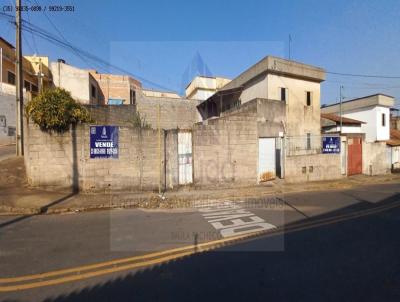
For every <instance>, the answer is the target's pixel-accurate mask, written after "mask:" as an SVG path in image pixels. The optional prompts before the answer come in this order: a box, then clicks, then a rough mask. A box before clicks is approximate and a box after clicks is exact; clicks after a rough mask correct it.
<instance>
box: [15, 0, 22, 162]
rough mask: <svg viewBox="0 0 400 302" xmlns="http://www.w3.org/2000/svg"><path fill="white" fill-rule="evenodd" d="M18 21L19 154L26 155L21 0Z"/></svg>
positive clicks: (17, 150) (16, 17)
mask: <svg viewBox="0 0 400 302" xmlns="http://www.w3.org/2000/svg"><path fill="white" fill-rule="evenodd" d="M15 21H16V39H15V40H16V53H15V54H16V61H15V70H16V85H15V87H16V111H17V123H16V128H17V129H16V130H17V143H16V153H17V156H23V155H24V143H23V142H24V127H23V125H24V124H23V120H24V119H23V117H22V115H23V112H24V92H23V74H22V41H21V0H16V7H15Z"/></svg>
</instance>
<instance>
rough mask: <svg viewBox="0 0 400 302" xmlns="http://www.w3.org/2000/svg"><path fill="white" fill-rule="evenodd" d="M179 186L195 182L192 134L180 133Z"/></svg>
mask: <svg viewBox="0 0 400 302" xmlns="http://www.w3.org/2000/svg"><path fill="white" fill-rule="evenodd" d="M178 162H179V184H180V185H186V184H190V183H192V182H193V178H192V171H193V170H192V133H191V132H178Z"/></svg>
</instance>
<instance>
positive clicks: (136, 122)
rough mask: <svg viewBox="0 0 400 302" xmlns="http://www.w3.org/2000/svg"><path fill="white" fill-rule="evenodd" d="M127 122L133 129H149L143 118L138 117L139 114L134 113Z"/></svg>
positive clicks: (149, 126)
mask: <svg viewBox="0 0 400 302" xmlns="http://www.w3.org/2000/svg"><path fill="white" fill-rule="evenodd" d="M128 122H130V123H131V124H132V126H133V127H134V128H139V129H151V125H150V124H149V123H148V122H147V121H146V118H145V117H144V116H141V115H140V113H139V112H135V113H134V114H133V116H132V118H131V119H130V120H129V121H128Z"/></svg>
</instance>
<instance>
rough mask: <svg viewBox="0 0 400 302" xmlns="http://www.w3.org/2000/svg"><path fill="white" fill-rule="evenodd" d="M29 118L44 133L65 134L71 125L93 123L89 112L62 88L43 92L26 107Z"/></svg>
mask: <svg viewBox="0 0 400 302" xmlns="http://www.w3.org/2000/svg"><path fill="white" fill-rule="evenodd" d="M25 112H26V115H27V117H28V118H30V119H32V121H33V122H34V123H35V124H37V125H39V127H40V129H42V130H44V131H50V132H51V131H57V132H64V131H66V130H68V129H69V127H70V125H71V124H75V123H87V122H91V118H90V114H89V111H88V110H87V109H86V108H85V107H83V106H82V105H81V104H79V103H77V102H76V101H75V100H74V99H73V98H72V97H71V94H70V93H69V92H68V91H66V90H64V89H62V88H53V89H47V90H44V91H42V92H41V93H40V94H39V95H38V96H36V97H35V98H34V99H33V100H32V101H30V102H29V103H28V104H27V105H26V107H25Z"/></svg>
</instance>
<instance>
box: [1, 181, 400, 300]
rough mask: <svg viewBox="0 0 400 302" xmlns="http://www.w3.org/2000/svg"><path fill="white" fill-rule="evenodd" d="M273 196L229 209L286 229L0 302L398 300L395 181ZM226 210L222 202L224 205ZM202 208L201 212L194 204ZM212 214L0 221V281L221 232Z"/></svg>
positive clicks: (398, 197) (399, 190) (5, 296)
mask: <svg viewBox="0 0 400 302" xmlns="http://www.w3.org/2000/svg"><path fill="white" fill-rule="evenodd" d="M278 198H279V199H278ZM278 198H276V199H271V198H265V199H262V200H261V201H260V200H248V201H246V202H240V201H235V204H237V205H238V208H236V209H235V211H239V212H240V213H241V215H247V217H248V218H251V219H252V220H253V221H257V223H259V224H268V225H272V226H274V227H280V226H281V225H283V224H284V225H285V226H286V227H285V228H286V229H287V230H288V231H287V232H286V233H284V234H283V235H276V236H270V237H259V238H256V239H252V240H248V241H246V242H242V243H236V244H234V245H230V246H227V247H224V248H221V249H218V250H214V251H211V252H206V253H201V254H195V255H191V256H188V257H185V258H183V259H178V260H174V261H170V262H167V263H164V264H160V265H157V266H152V267H148V268H142V269H138V270H130V271H126V272H119V273H113V274H109V275H106V276H101V277H95V278H90V279H85V280H81V281H77V282H69V283H65V284H60V285H56V286H45V287H40V288H35V289H29V290H22V291H16V292H8V293H0V297H1V298H2V299H1V300H2V301H127V300H133V301H180V300H184V301H192V300H196V301H197V300H199V301H200V300H201V301H204V300H210V301H214V300H219V301H221V300H235V301H237V300H246V301H253V300H256V301H261V300H262V301H266V300H271V301H337V300H339V299H342V300H346V301H399V300H400V258H399V257H398V255H399V254H400V240H399V236H398V229H399V227H400V219H399V217H400V209H399V207H400V185H398V184H390V185H389V184H387V185H371V186H364V187H360V188H358V189H352V190H343V191H325V192H307V193H296V194H287V195H284V196H278ZM277 200H279V201H281V203H279V202H276V201H277ZM398 203H399V207H397V204H398ZM381 205H390V206H391V208H390V209H387V210H382V211H380V212H377V213H372V214H368V216H361V217H352V218H351V219H346V220H338V219H336V220H335V219H331V217H339V216H340V215H342V216H343V215H347V214H348V213H354V212H365V211H369V210H370V209H374V208H375V207H380V206H381ZM392 205H394V206H392ZM226 206H227V207H230V204H229V202H228V203H227V204H226ZM204 208H206V209H209V212H204V211H201V210H200V209H204ZM212 211H213V210H212V207H210V206H208V207H204V205H203V207H194V208H193V209H184V210H183V209H182V210H174V211H143V210H133V209H131V210H127V209H125V210H115V211H100V212H92V213H83V214H69V215H42V216H25V217H1V218H0V247H1V249H0V263H1V268H2V269H1V277H12V276H21V275H26V274H34V273H40V272H46V271H50V270H55V269H60V268H68V267H73V266H79V265H82V264H88V263H96V262H100V261H104V260H110V259H117V258H120V257H126V256H129V255H135V254H144V253H148V252H152V251H159V250H164V249H167V248H171V247H176V246H183V245H187V244H193V243H196V242H202V241H209V240H215V239H220V238H223V237H224V236H223V233H222V232H221V229H218V224H216V223H217V222H221V221H218V219H219V218H216V216H214V217H213V214H212V213H213V212H212ZM254 217H257V218H254ZM320 219H327V221H330V222H329V223H327V224H316V225H313V226H312V227H309V228H303V229H298V230H297V231H289V230H290V227H291V226H292V225H294V226H295V225H296V224H301V223H304V222H313V221H319V220H320ZM216 226H217V228H216Z"/></svg>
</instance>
